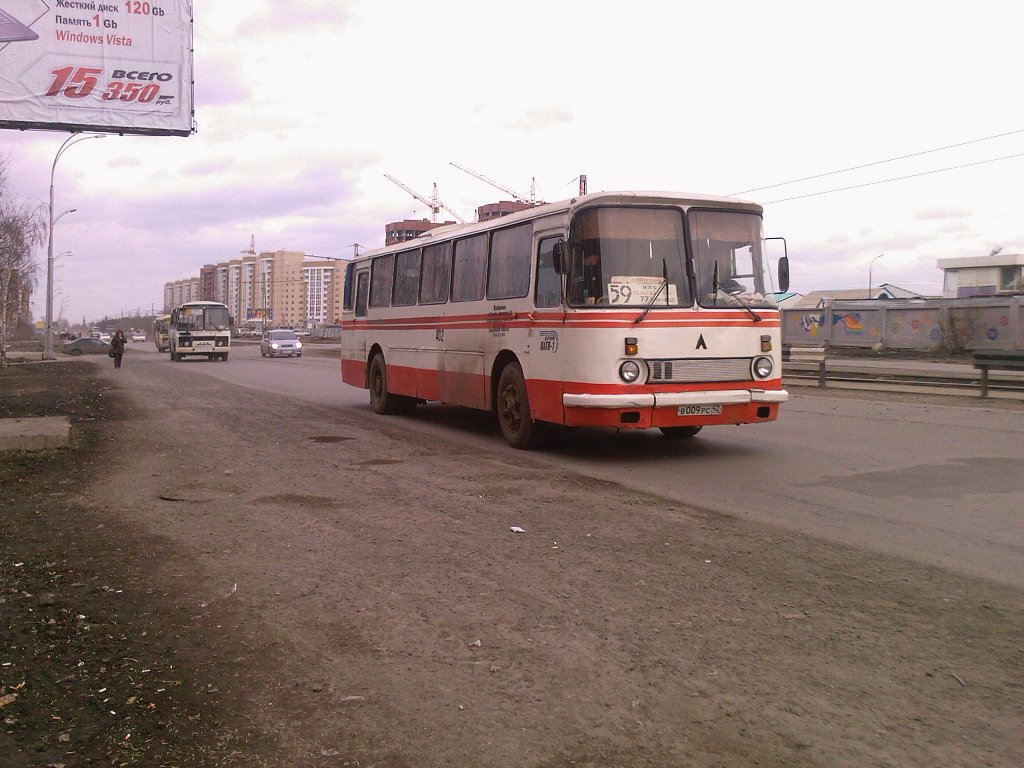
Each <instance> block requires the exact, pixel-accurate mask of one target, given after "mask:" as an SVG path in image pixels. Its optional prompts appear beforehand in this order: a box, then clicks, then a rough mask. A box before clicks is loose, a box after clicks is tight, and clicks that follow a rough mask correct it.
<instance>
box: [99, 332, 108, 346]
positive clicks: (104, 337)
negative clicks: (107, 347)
mask: <svg viewBox="0 0 1024 768" xmlns="http://www.w3.org/2000/svg"><path fill="white" fill-rule="evenodd" d="M99 340H100V341H105V342H107V344H109V343H110V334H109V333H101V334H100V335H99Z"/></svg>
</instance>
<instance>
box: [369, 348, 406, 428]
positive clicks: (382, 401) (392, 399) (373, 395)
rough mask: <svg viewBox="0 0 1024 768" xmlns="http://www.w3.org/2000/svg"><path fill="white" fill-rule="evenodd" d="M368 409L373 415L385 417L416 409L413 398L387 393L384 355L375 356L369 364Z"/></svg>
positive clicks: (386, 372) (386, 371)
mask: <svg viewBox="0 0 1024 768" xmlns="http://www.w3.org/2000/svg"><path fill="white" fill-rule="evenodd" d="M370 407H371V408H372V409H373V412H374V413H381V414H385V415H389V414H393V413H409V412H411V411H412V410H413V409H414V408H415V407H416V401H415V400H414V399H413V398H411V397H403V396H402V395H394V394H392V393H391V392H388V370H387V366H386V365H385V364H384V355H377V356H376V357H374V358H373V362H372V363H370Z"/></svg>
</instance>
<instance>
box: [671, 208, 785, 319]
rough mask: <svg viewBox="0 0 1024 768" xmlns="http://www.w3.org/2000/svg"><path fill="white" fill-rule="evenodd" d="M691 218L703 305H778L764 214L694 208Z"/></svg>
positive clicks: (691, 234)
mask: <svg viewBox="0 0 1024 768" xmlns="http://www.w3.org/2000/svg"><path fill="white" fill-rule="evenodd" d="M689 218H690V242H691V243H692V244H693V260H694V272H695V273H696V276H697V301H698V302H699V303H700V304H701V306H705V307H735V306H738V305H740V304H745V305H746V306H748V307H774V306H776V303H775V297H774V294H773V290H774V289H773V288H772V284H771V275H770V274H769V273H768V270H767V269H766V267H767V264H766V259H765V256H764V251H763V249H762V244H763V242H764V241H763V239H762V236H761V217H760V216H757V215H755V214H752V213H728V212H723V211H691V212H690V217H689ZM716 267H717V281H718V282H717V284H716V283H715V280H716Z"/></svg>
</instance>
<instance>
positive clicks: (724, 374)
mask: <svg viewBox="0 0 1024 768" xmlns="http://www.w3.org/2000/svg"><path fill="white" fill-rule="evenodd" d="M647 365H648V366H650V369H651V377H650V379H649V380H650V381H659V382H691V381H750V378H751V374H750V358H749V357H719V358H702V357H701V358H685V357H684V358H678V359H676V360H648V361H647Z"/></svg>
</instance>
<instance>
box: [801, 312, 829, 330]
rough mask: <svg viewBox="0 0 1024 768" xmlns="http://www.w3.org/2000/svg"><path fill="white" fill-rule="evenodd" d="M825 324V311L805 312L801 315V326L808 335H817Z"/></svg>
mask: <svg viewBox="0 0 1024 768" xmlns="http://www.w3.org/2000/svg"><path fill="white" fill-rule="evenodd" d="M824 324H825V314H824V313H823V312H804V313H803V314H801V315H800V327H801V328H803V329H804V333H806V334H807V335H808V336H817V335H818V330H819V329H820V328H821V327H822V326H823V325H824Z"/></svg>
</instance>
